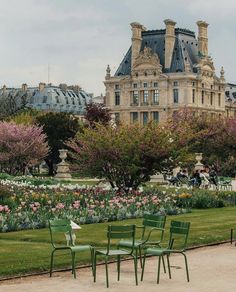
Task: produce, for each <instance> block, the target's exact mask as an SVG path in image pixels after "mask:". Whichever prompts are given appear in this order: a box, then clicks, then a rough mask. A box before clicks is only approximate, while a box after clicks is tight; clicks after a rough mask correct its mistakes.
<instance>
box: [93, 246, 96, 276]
mask: <svg viewBox="0 0 236 292" xmlns="http://www.w3.org/2000/svg"><path fill="white" fill-rule="evenodd" d="M96 272H97V254H96V251H95V252H94V258H93V282H96Z"/></svg>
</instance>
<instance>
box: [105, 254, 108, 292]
mask: <svg viewBox="0 0 236 292" xmlns="http://www.w3.org/2000/svg"><path fill="white" fill-rule="evenodd" d="M105 264H106V283H107V288H109V279H108V264H107V256H106V258H105Z"/></svg>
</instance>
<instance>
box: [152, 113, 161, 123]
mask: <svg viewBox="0 0 236 292" xmlns="http://www.w3.org/2000/svg"><path fill="white" fill-rule="evenodd" d="M152 119H153V121H155V122H159V112H152Z"/></svg>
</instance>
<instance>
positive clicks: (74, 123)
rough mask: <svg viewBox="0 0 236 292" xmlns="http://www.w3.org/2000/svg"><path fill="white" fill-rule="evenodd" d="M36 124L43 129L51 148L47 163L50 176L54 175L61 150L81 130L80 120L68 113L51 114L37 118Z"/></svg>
mask: <svg viewBox="0 0 236 292" xmlns="http://www.w3.org/2000/svg"><path fill="white" fill-rule="evenodd" d="M36 123H37V124H39V125H40V126H42V127H43V131H44V133H45V134H46V135H47V137H48V138H47V140H48V145H49V146H50V152H49V155H48V156H47V157H46V159H45V161H46V163H47V165H48V167H49V174H50V175H53V174H54V167H53V165H54V164H55V163H58V162H59V151H58V150H59V149H63V148H65V147H66V144H65V142H66V141H67V140H68V139H70V138H73V137H74V136H75V134H76V133H77V131H78V130H79V129H80V122H79V120H78V119H77V118H76V117H74V116H72V115H70V114H67V113H53V112H49V113H46V114H44V115H42V116H38V117H37V118H36Z"/></svg>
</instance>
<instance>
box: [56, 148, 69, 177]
mask: <svg viewBox="0 0 236 292" xmlns="http://www.w3.org/2000/svg"><path fill="white" fill-rule="evenodd" d="M59 152H60V155H59V157H60V158H61V162H60V163H58V164H57V174H56V175H55V178H57V179H70V178H71V174H70V169H69V163H67V162H66V161H65V159H66V157H67V152H68V150H66V149H60V150H59Z"/></svg>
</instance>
